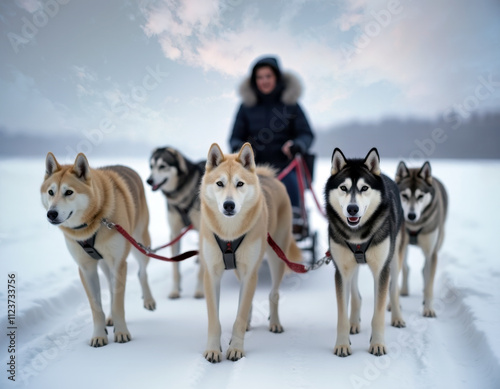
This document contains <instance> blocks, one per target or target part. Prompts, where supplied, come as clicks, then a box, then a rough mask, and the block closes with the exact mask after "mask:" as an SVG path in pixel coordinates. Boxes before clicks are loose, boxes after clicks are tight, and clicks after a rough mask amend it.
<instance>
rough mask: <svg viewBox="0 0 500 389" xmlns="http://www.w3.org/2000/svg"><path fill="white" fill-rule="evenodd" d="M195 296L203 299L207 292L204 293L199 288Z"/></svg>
mask: <svg viewBox="0 0 500 389" xmlns="http://www.w3.org/2000/svg"><path fill="white" fill-rule="evenodd" d="M194 298H195V299H202V298H205V293H203V292H202V291H201V290H197V291H196V292H195V293H194Z"/></svg>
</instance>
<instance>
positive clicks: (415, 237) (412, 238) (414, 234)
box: [406, 228, 422, 245]
mask: <svg viewBox="0 0 500 389" xmlns="http://www.w3.org/2000/svg"><path fill="white" fill-rule="evenodd" d="M406 231H407V232H408V235H410V244H413V245H417V244H418V235H419V234H420V233H421V232H422V228H421V229H420V230H417V231H412V230H410V229H409V228H407V229H406Z"/></svg>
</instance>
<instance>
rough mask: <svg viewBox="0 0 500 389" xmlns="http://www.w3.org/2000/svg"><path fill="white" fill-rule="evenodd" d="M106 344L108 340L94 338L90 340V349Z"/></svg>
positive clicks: (104, 337)
mask: <svg viewBox="0 0 500 389" xmlns="http://www.w3.org/2000/svg"><path fill="white" fill-rule="evenodd" d="M107 344H108V338H107V337H106V336H94V337H93V338H92V339H90V346H91V347H103V346H106V345H107Z"/></svg>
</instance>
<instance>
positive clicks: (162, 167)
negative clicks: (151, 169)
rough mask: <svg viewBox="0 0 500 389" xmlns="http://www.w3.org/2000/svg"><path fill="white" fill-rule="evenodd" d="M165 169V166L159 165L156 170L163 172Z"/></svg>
mask: <svg viewBox="0 0 500 389" xmlns="http://www.w3.org/2000/svg"><path fill="white" fill-rule="evenodd" d="M166 167H167V165H160V166H158V169H160V170H163V169H165V168H166Z"/></svg>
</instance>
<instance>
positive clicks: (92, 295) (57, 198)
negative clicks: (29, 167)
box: [40, 153, 156, 347]
mask: <svg viewBox="0 0 500 389" xmlns="http://www.w3.org/2000/svg"><path fill="white" fill-rule="evenodd" d="M40 190H41V197H42V203H43V205H44V207H45V209H46V210H47V220H48V221H49V222H50V223H51V224H53V225H56V226H59V228H60V229H61V231H62V232H63V234H64V238H65V239H66V246H67V247H68V250H69V252H70V253H71V255H72V256H73V258H74V259H75V261H76V263H77V264H78V268H79V273H80V279H81V281H82V284H83V287H84V289H85V292H86V293H87V297H88V299H89V303H90V307H91V309H92V317H93V321H94V332H93V334H92V338H91V340H90V345H91V346H93V347H101V346H104V345H106V344H107V343H108V337H107V330H106V325H108V326H111V325H113V326H114V335H115V336H114V338H115V342H118V343H125V342H128V341H129V340H131V336H130V332H129V331H128V328H127V324H126V323H125V312H124V299H125V282H126V279H127V262H126V258H127V256H128V254H129V251H130V247H131V245H130V243H129V242H128V241H126V240H125V239H124V238H123V237H122V236H121V235H120V234H119V233H117V232H116V231H114V230H111V229H109V228H106V226H104V224H103V222H102V221H103V219H105V220H107V221H109V222H113V223H116V224H119V225H121V226H122V227H123V228H124V229H125V230H127V231H128V232H129V233H130V234H132V235H133V236H134V238H135V239H136V240H138V241H140V242H142V243H144V244H145V245H149V244H150V237H149V232H148V223H149V213H148V207H147V204H146V198H145V195H144V187H143V185H142V181H141V178H140V177H139V175H138V174H137V173H136V172H135V171H133V170H132V169H129V168H127V167H125V166H108V167H103V168H100V169H92V168H90V167H89V163H88V161H87V158H86V157H85V155H84V154H82V153H80V154H78V156H77V157H76V159H75V162H74V164H73V165H59V163H58V162H57V160H56V158H55V157H54V155H53V154H52V153H48V154H47V158H46V160H45V179H44V181H43V183H42V186H41V189H40ZM133 253H134V255H135V257H136V259H137V261H138V262H139V280H140V283H141V288H142V297H143V299H144V307H145V308H146V309H148V310H151V311H153V310H154V309H155V307H156V303H155V300H154V299H153V296H152V295H151V291H150V289H149V284H148V278H147V273H146V266H147V264H148V260H149V259H148V257H146V256H145V255H143V254H141V253H140V252H138V251H137V250H133ZM97 266H99V267H100V268H101V270H102V271H103V272H104V274H105V276H106V278H107V279H108V284H109V288H110V295H111V313H110V315H109V317H108V318H107V319H106V318H105V315H104V312H103V309H102V305H101V290H100V286H99V276H98V273H97Z"/></svg>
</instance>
